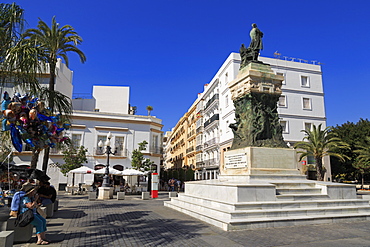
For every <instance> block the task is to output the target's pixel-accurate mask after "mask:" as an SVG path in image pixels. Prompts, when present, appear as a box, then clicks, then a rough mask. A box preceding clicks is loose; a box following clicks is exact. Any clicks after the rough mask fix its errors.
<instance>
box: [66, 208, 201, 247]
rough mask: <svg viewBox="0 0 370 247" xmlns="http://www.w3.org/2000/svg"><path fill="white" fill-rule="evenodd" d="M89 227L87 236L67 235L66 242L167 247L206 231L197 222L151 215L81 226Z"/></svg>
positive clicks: (129, 215) (110, 216)
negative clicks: (76, 239)
mask: <svg viewBox="0 0 370 247" xmlns="http://www.w3.org/2000/svg"><path fill="white" fill-rule="evenodd" d="M87 226H89V227H90V229H89V231H88V232H82V231H81V232H73V233H67V234H65V240H69V239H74V238H79V242H78V243H76V244H77V245H76V246H75V247H82V246H109V245H112V246H125V245H126V244H127V245H130V244H132V245H137V244H139V245H140V246H160V245H164V246H165V245H168V244H169V243H171V242H175V241H178V240H181V239H182V240H183V241H187V240H189V239H192V238H196V237H198V236H199V235H200V234H198V233H197V232H198V231H199V230H200V229H201V228H204V225H203V224H202V223H200V222H198V221H196V220H190V219H189V220H188V221H187V220H176V219H163V218H161V217H160V216H159V215H157V214H156V213H153V212H152V211H132V212H125V213H122V214H117V213H115V214H108V215H105V216H103V217H98V218H96V219H95V220H90V221H86V222H85V223H82V224H81V227H82V228H83V227H87ZM91 226H95V227H94V228H91ZM125 242H127V243H126V244H125Z"/></svg>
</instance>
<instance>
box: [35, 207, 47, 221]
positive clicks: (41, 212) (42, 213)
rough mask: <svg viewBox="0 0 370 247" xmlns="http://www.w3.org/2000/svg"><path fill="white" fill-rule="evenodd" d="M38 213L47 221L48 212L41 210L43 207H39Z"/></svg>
mask: <svg viewBox="0 0 370 247" xmlns="http://www.w3.org/2000/svg"><path fill="white" fill-rule="evenodd" d="M36 212H37V213H38V214H39V215H41V216H42V217H43V218H45V219H46V212H45V211H44V210H42V209H41V207H37V209H36Z"/></svg>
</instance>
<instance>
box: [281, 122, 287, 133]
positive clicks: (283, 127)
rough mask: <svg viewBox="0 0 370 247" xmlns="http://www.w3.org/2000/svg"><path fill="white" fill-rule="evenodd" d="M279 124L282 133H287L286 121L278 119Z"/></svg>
mask: <svg viewBox="0 0 370 247" xmlns="http://www.w3.org/2000/svg"><path fill="white" fill-rule="evenodd" d="M280 125H281V129H282V130H283V133H285V134H287V133H289V130H288V122H287V121H280Z"/></svg>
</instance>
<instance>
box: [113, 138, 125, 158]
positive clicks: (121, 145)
mask: <svg viewBox="0 0 370 247" xmlns="http://www.w3.org/2000/svg"><path fill="white" fill-rule="evenodd" d="M115 138H116V143H115V148H116V149H117V152H118V153H119V154H121V155H122V156H125V155H124V151H125V138H124V137H123V136H116V137H115Z"/></svg>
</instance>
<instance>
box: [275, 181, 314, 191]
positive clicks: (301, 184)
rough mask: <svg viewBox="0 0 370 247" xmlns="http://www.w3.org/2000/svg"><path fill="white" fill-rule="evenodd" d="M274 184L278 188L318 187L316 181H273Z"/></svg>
mask: <svg viewBox="0 0 370 247" xmlns="http://www.w3.org/2000/svg"><path fill="white" fill-rule="evenodd" d="M271 183H272V184H274V185H276V188H278V189H290V188H316V183H315V182H311V181H308V180H306V181H294V182H290V181H271Z"/></svg>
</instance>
